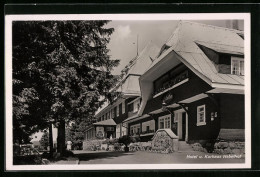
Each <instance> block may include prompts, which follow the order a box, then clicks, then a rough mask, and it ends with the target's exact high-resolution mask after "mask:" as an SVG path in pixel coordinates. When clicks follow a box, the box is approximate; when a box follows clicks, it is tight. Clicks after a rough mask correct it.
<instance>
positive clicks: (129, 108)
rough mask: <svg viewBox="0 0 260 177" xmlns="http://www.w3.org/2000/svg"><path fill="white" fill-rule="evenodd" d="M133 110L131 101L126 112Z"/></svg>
mask: <svg viewBox="0 0 260 177" xmlns="http://www.w3.org/2000/svg"><path fill="white" fill-rule="evenodd" d="M133 110H134V104H133V103H131V104H129V105H128V112H133Z"/></svg>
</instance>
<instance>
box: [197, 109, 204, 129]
mask: <svg viewBox="0 0 260 177" xmlns="http://www.w3.org/2000/svg"><path fill="white" fill-rule="evenodd" d="M200 125H206V109H205V105H202V106H198V107H197V126H200Z"/></svg>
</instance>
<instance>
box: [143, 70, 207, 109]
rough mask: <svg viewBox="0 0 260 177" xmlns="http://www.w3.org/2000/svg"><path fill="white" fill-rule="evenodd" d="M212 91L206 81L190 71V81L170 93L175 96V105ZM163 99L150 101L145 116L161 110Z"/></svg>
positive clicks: (161, 96) (160, 97)
mask: <svg viewBox="0 0 260 177" xmlns="http://www.w3.org/2000/svg"><path fill="white" fill-rule="evenodd" d="M210 89H211V87H210V86H209V85H208V84H207V83H206V82H205V81H203V80H202V79H200V78H199V77H198V76H197V75H195V74H194V73H193V72H192V71H190V70H189V81H188V82H186V83H183V84H182V85H180V86H178V87H176V88H174V89H172V90H170V91H169V92H168V93H171V94H172V95H173V100H172V103H174V102H178V101H182V100H184V99H187V98H190V97H192V96H195V95H197V94H200V93H204V92H206V91H208V90H210ZM163 97H164V94H162V95H160V96H157V97H156V98H151V99H150V100H148V101H147V104H146V107H145V109H144V112H143V114H148V113H150V112H152V111H155V110H157V109H161V108H162V99H163Z"/></svg>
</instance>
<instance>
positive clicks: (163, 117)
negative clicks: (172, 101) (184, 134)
mask: <svg viewBox="0 0 260 177" xmlns="http://www.w3.org/2000/svg"><path fill="white" fill-rule="evenodd" d="M167 118H169V119H170V125H169V126H170V127H167V128H166V126H165V125H166V120H167ZM161 120H163V122H164V126H163V129H171V127H172V125H171V124H172V119H171V114H168V115H165V116H161V117H159V118H158V127H159V129H161V127H160V121H161Z"/></svg>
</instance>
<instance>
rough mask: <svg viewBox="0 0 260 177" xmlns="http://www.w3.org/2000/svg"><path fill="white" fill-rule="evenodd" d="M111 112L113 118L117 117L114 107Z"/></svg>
mask: <svg viewBox="0 0 260 177" xmlns="http://www.w3.org/2000/svg"><path fill="white" fill-rule="evenodd" d="M111 114H112V119H113V118H114V117H115V112H114V108H113V109H111Z"/></svg>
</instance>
